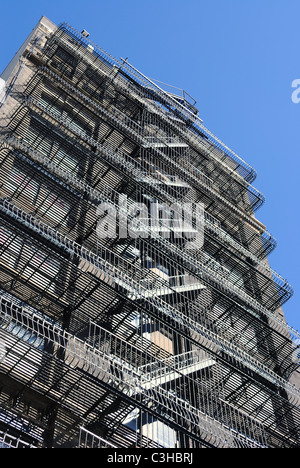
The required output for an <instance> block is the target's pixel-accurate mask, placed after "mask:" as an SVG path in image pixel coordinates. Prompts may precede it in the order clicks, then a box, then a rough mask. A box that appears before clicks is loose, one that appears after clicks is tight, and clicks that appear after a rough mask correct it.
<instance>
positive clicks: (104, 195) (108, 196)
mask: <svg viewBox="0 0 300 468" xmlns="http://www.w3.org/2000/svg"><path fill="white" fill-rule="evenodd" d="M4 141H7V142H11V143H12V144H13V145H14V146H16V147H17V148H20V149H21V150H25V151H26V152H28V153H29V154H30V155H31V157H33V159H37V160H38V161H39V162H41V163H42V164H44V165H45V166H46V167H47V168H50V170H53V171H54V172H55V173H57V174H58V175H59V176H60V177H63V178H64V179H65V180H67V182H71V183H73V185H74V186H75V187H76V188H80V189H82V190H83V191H85V192H87V193H89V195H90V196H92V197H93V198H94V199H96V200H98V201H99V202H101V201H103V200H104V199H105V200H106V201H107V202H109V203H112V200H113V199H117V197H118V196H119V194H118V193H117V192H115V191H114V190H113V189H111V188H110V187H108V186H107V187H104V189H103V190H102V192H99V191H97V190H96V189H94V188H92V187H90V186H89V185H88V184H87V183H85V182H83V181H82V180H81V179H79V178H77V177H76V176H74V175H73V174H71V173H69V172H68V171H65V170H63V169H61V168H58V167H57V166H56V165H55V164H54V163H53V162H51V161H49V159H48V158H47V157H46V156H45V155H42V154H41V153H39V152H38V151H36V150H32V149H30V148H29V147H28V146H27V145H25V144H24V142H21V141H20V140H18V139H16V138H13V137H10V136H8V137H7V138H6V139H5V140H4ZM116 209H120V210H121V211H122V214H124V216H126V215H127V212H126V211H124V209H122V207H118V206H116ZM123 211H124V212H123ZM141 221H142V220H140V218H139V221H137V222H136V223H135V225H136V227H137V228H138V227H139V228H140V229H141V228H142V230H143V232H145V233H147V234H148V235H150V236H151V237H153V236H155V237H156V239H159V240H160V242H163V243H164V246H165V247H167V248H168V250H170V249H171V250H172V252H173V253H176V254H178V255H179V256H180V257H182V256H183V255H184V260H185V261H189V262H190V263H189V264H190V265H193V266H194V268H195V270H196V271H198V270H199V267H201V264H203V260H205V264H204V265H205V266H206V267H209V268H210V269H212V270H213V271H214V272H215V273H218V274H221V277H222V278H226V279H227V281H228V283H229V284H232V285H233V286H234V287H235V291H239V295H241V294H242V299H243V300H244V299H245V298H248V296H249V295H248V294H246V293H245V292H244V291H243V290H241V288H240V287H239V286H236V284H234V282H233V281H231V280H230V279H229V278H228V270H227V269H226V268H224V267H222V266H221V265H220V264H219V263H218V262H217V261H216V260H214V259H213V258H212V257H211V256H209V255H208V254H207V253H205V252H201V257H200V259H199V258H198V257H197V258H195V257H193V256H191V255H188V254H187V252H182V250H181V249H178V248H176V247H175V245H174V244H172V243H170V242H167V241H166V239H165V238H163V236H160V235H159V234H160V233H159V232H155V231H156V230H155V229H154V228H153V226H151V225H150V227H149V223H148V224H147V223H145V222H141ZM202 222H203V223H204V224H205V225H206V227H207V228H209V230H210V231H212V232H213V233H214V234H215V235H217V236H218V237H221V239H222V242H223V243H224V242H225V243H226V244H227V245H230V246H233V247H234V248H236V249H237V250H238V251H239V252H242V253H243V254H244V255H245V256H246V257H247V258H249V259H251V260H252V262H253V265H255V268H257V271H259V272H260V273H262V274H263V275H266V274H267V275H269V278H270V279H273V280H274V282H275V284H276V285H278V287H279V288H282V289H283V290H285V291H286V292H287V293H288V294H289V295H293V289H292V287H291V286H290V285H289V283H288V282H287V280H285V279H283V278H282V277H281V276H280V275H279V274H278V273H276V272H274V271H273V270H272V269H271V268H270V267H269V266H268V265H266V264H265V262H262V261H260V260H258V259H257V257H255V256H254V255H252V254H251V253H250V252H249V251H248V250H247V249H245V248H243V247H242V246H241V245H240V244H238V243H237V242H236V241H234V239H232V238H231V236H230V235H228V234H227V233H226V232H225V231H224V230H222V228H220V226H219V224H218V223H217V222H215V220H214V219H213V218H212V216H211V215H209V214H207V213H206V212H204V218H203V220H202ZM160 224H161V225H162V227H164V228H165V229H170V223H168V222H166V221H160ZM200 247H201V245H200ZM199 261H200V265H199V264H198V262H199ZM249 297H251V296H249ZM252 304H253V303H252Z"/></svg>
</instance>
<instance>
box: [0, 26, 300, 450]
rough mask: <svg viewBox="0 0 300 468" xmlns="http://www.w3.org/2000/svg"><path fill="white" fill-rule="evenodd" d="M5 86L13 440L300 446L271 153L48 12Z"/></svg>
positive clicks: (4, 323) (5, 362)
mask: <svg viewBox="0 0 300 468" xmlns="http://www.w3.org/2000/svg"><path fill="white" fill-rule="evenodd" d="M0 96H1V98H0V102H1V108H0V114H1V115H0V118H1V135H0V145H1V146H0V174H1V198H0V215H1V231H0V248H1V259H0V270H1V278H0V291H1V296H0V300H1V317H0V389H1V392H0V403H1V405H0V437H1V445H2V447H8V446H9V447H30V448H34V447H38V448H40V447H46V448H50V447H51V448H52V447H53V448H71V447H74V448H75V447H81V448H83V447H111V448H112V447H118V448H120V447H126V448H130V447H131V448H132V447H146V448H157V447H158V448H178V449H181V448H206V447H207V448H210V447H216V448H228V447H233V448H248V447H249V448H277V447H282V448H289V447H290V448H295V447H299V445H300V444H299V421H300V419H299V410H300V406H299V402H300V399H299V370H298V369H299V355H298V348H297V346H298V345H299V338H300V336H299V334H298V332H296V331H295V330H293V329H292V328H291V327H290V326H289V325H288V324H287V323H286V321H285V319H284V315H283V311H282V305H283V304H284V303H285V302H286V301H287V300H288V299H289V298H290V297H291V296H292V294H293V290H292V287H291V286H290V285H289V284H288V283H287V281H286V280H284V279H283V278H281V276H280V275H278V274H277V273H276V272H274V271H273V270H272V269H271V267H270V266H269V263H268V260H267V257H268V255H269V254H270V253H271V252H272V250H273V249H274V248H275V247H276V240H275V239H274V238H273V237H272V236H271V235H270V234H269V233H268V231H267V230H266V227H265V226H264V225H263V224H262V223H261V222H260V221H258V219H257V218H256V216H255V212H256V210H257V209H258V208H259V207H260V206H261V205H262V203H263V202H264V197H263V195H262V194H261V193H260V192H259V191H258V190H257V189H255V188H254V187H253V185H252V183H253V181H254V180H255V176H256V172H255V170H254V169H253V168H252V167H250V166H249V165H248V164H247V163H246V162H245V161H243V160H242V159H241V158H240V157H239V156H238V155H236V154H235V153H234V152H233V151H231V150H230V149H229V148H228V147H227V146H226V145H225V144H224V143H222V142H221V141H220V140H219V139H218V138H217V137H216V136H214V135H213V134H212V133H211V132H210V131H209V130H208V129H207V128H205V126H204V125H203V122H202V121H201V119H200V117H199V115H198V111H197V108H196V105H195V104H196V103H195V102H194V101H193V100H192V98H191V97H190V96H189V95H188V94H187V93H185V92H183V93H181V94H180V95H179V94H178V93H175V94H174V93H172V92H169V91H167V90H165V89H162V88H161V86H160V85H159V84H157V83H154V82H153V81H151V80H149V79H148V78H147V77H146V76H144V75H143V74H142V73H141V72H139V71H138V70H136V69H135V68H134V67H133V66H132V65H131V64H130V63H129V62H128V61H127V60H123V59H120V60H119V61H118V60H116V59H114V58H113V57H111V56H110V55H109V54H107V53H106V52H104V51H103V50H101V49H100V48H99V47H97V46H96V45H95V44H93V43H92V42H91V41H90V40H89V39H88V33H87V32H86V31H82V32H81V33H78V32H76V31H75V30H74V29H73V28H72V27H70V26H69V25H66V24H63V25H60V26H56V25H54V24H53V23H52V22H51V21H50V20H48V19H47V18H45V17H42V18H41V20H40V22H39V23H38V24H37V26H36V27H35V28H34V30H33V31H32V33H31V34H30V35H29V37H28V39H27V40H26V41H25V43H24V44H23V45H22V46H21V48H20V50H19V51H18V52H17V54H16V55H15V57H14V58H13V59H12V61H11V63H10V64H9V65H8V66H7V68H6V69H5V70H4V72H3V73H2V75H1V91H0Z"/></svg>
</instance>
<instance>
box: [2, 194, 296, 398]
mask: <svg viewBox="0 0 300 468" xmlns="http://www.w3.org/2000/svg"><path fill="white" fill-rule="evenodd" d="M0 211H2V212H4V213H6V214H8V215H9V216H11V217H13V218H15V219H17V220H18V221H19V222H21V223H22V224H24V225H25V226H27V227H29V228H31V229H32V230H33V231H35V232H37V233H38V234H39V235H41V236H42V237H44V238H46V239H47V240H50V241H51V242H53V243H54V244H55V245H57V246H59V247H60V248H62V249H63V250H64V251H65V252H68V253H69V255H70V256H71V257H72V258H74V257H77V258H79V259H81V260H83V261H87V262H88V263H89V265H90V267H91V268H92V269H90V268H89V269H88V271H89V272H90V273H92V274H94V275H96V276H99V274H100V273H101V275H102V278H106V280H110V281H112V283H113V284H116V285H119V287H121V288H123V289H124V290H126V291H127V294H128V298H130V299H131V300H137V299H141V300H142V301H144V302H145V304H146V307H147V304H148V305H149V306H150V309H151V310H152V308H153V307H154V308H155V310H156V312H159V313H161V314H162V315H163V316H164V317H165V316H167V317H169V318H171V320H172V321H175V322H176V323H177V324H178V325H179V327H180V329H182V328H183V329H189V330H192V331H193V332H195V333H196V335H198V336H199V340H200V342H201V339H202V337H206V338H208V340H209V342H210V343H211V344H212V346H213V347H214V346H217V348H218V349H219V352H225V353H226V354H228V355H230V356H233V357H234V358H235V359H237V360H238V361H241V362H242V363H243V365H246V366H248V367H249V368H250V369H252V370H253V371H255V372H256V373H258V374H260V375H262V376H263V377H264V378H266V379H267V380H269V381H271V382H272V383H274V384H275V385H276V386H279V387H282V388H284V389H286V390H287V391H288V392H289V393H290V394H291V395H293V396H295V397H296V398H299V397H300V391H298V390H297V389H296V387H295V386H293V385H291V384H289V383H288V382H287V381H286V380H285V379H283V378H282V377H280V376H279V375H278V374H276V373H275V372H274V371H272V370H271V369H270V368H269V367H268V366H265V365H264V364H262V363H261V362H259V361H257V360H256V359H255V358H253V356H251V355H250V354H249V353H247V352H245V351H244V350H242V349H241V348H240V347H239V346H236V345H234V344H233V343H231V342H230V341H228V340H227V339H226V338H224V337H221V336H219V335H217V334H216V333H214V332H213V331H211V330H209V329H208V328H207V327H205V326H203V325H201V324H200V323H197V322H196V321H194V320H193V319H192V318H190V317H188V316H186V315H185V314H184V313H183V312H181V311H180V310H179V309H176V308H175V307H174V306H171V305H170V304H168V303H167V302H166V301H164V300H162V298H161V297H159V296H158V295H149V290H148V289H147V288H146V287H143V285H142V283H141V281H140V280H138V279H137V277H139V276H140V273H139V269H138V268H137V267H135V266H134V265H133V264H131V263H129V262H127V261H126V260H125V259H123V258H121V257H120V256H118V255H117V254H115V253H112V252H111V251H110V250H109V249H108V248H106V247H104V246H98V253H97V254H95V253H94V252H92V251H90V250H89V249H87V248H85V247H83V246H82V245H80V244H78V243H76V242H75V241H73V240H71V239H69V238H68V237H67V236H66V235H64V234H61V233H60V232H58V231H57V230H55V229H54V228H51V227H49V226H48V225H46V224H45V223H43V222H42V221H40V220H37V219H36V218H35V217H34V216H33V215H30V214H27V213H25V212H24V211H23V210H21V209H19V208H17V207H16V206H15V205H13V204H12V203H10V202H8V201H7V200H2V201H1V202H0ZM134 271H136V272H137V276H136V275H134V273H132V272H134ZM211 276H213V277H214V278H215V277H216V276H217V273H213V274H212V275H211ZM222 281H224V279H222ZM223 289H225V288H223ZM254 302H255V301H254ZM259 309H261V312H262V313H263V314H265V315H266V316H271V317H272V316H273V314H270V312H269V311H268V310H266V309H264V308H263V307H262V306H260V307H259ZM274 322H275V324H278V325H280V326H282V330H283V332H284V333H287V332H290V333H293V335H294V336H297V337H298V338H299V339H300V334H299V332H297V331H295V330H293V329H292V328H291V327H290V326H288V325H286V323H284V322H283V321H280V320H276V318H274Z"/></svg>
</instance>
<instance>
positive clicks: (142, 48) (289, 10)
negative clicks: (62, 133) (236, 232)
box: [0, 0, 300, 331]
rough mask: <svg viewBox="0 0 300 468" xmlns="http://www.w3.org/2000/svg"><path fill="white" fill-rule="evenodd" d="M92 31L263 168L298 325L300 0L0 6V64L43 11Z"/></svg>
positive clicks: (66, 0) (266, 217)
mask: <svg viewBox="0 0 300 468" xmlns="http://www.w3.org/2000/svg"><path fill="white" fill-rule="evenodd" d="M43 15H45V16H47V17H48V18H49V19H51V20H52V21H53V22H54V23H56V24H58V23H61V22H64V21H66V22H68V23H69V24H71V25H72V26H73V27H74V28H75V29H77V30H79V31H81V30H82V29H86V30H88V31H89V33H90V38H91V40H92V41H93V42H95V43H96V44H98V45H99V46H100V47H102V48H103V49H105V50H107V51H108V52H109V53H110V54H111V55H113V56H115V57H116V58H120V57H128V58H129V61H130V62H131V63H132V64H133V65H135V66H136V67H137V68H138V69H140V70H141V71H142V72H143V73H145V74H146V75H148V76H150V77H151V78H155V79H157V80H160V81H163V82H166V83H169V84H172V85H174V86H177V87H180V88H184V89H185V90H186V91H188V92H189V93H190V94H191V95H192V96H193V97H194V98H195V99H196V101H197V106H198V108H199V111H200V116H201V118H202V119H203V120H204V124H205V125H206V126H207V127H208V128H209V129H210V130H211V131H212V132H213V133H215V134H216V135H217V136H218V137H219V138H221V139H222V140H223V141H224V142H225V143H226V144H227V145H228V146H229V147H231V148H232V149H233V150H234V151H235V152H237V153H238V154H239V155H241V157H242V158H243V159H245V160H246V161H247V162H248V163H249V164H250V165H252V166H253V167H254V168H255V169H256V170H257V172H258V177H257V179H256V181H255V182H254V184H253V185H254V186H255V187H257V188H258V189H259V190H260V191H262V193H263V194H264V195H265V197H266V203H265V205H264V206H263V207H262V208H260V209H259V210H258V212H257V217H258V218H259V219H260V220H261V221H262V222H263V223H264V224H266V226H267V228H268V230H269V232H271V233H272V234H273V236H274V237H275V238H276V239H277V240H278V247H277V249H276V250H275V251H274V252H273V253H272V254H271V255H270V257H269V261H270V264H271V267H272V268H273V269H274V270H276V271H278V272H279V273H280V274H281V275H282V276H283V277H284V278H287V279H288V280H289V282H290V283H291V284H292V286H293V287H294V290H295V294H294V297H293V298H292V299H291V300H290V301H289V302H288V303H287V304H286V305H285V306H284V311H285V314H286V317H287V320H288V322H289V323H290V325H292V326H293V327H294V328H295V329H297V330H299V331H300V315H299V304H300V282H299V261H300V255H299V251H300V249H299V227H300V226H299V224H300V223H299V205H298V203H299V202H300V196H299V195H300V188H299V187H300V183H299V182H300V169H299V168H300V164H299V155H300V103H299V104H294V103H293V102H292V99H291V95H292V91H293V89H292V87H291V84H292V81H293V80H295V79H300V60H299V56H300V49H299V44H300V1H299V0H151V1H149V0H148V1H144V0H139V1H138V0H115V1H114V0H110V1H102V0H85V1H83V0H81V1H78V0H72V1H70V0H60V1H57V0H52V1H44V0H27V1H24V0H22V1H21V0H15V1H14V2H12V3H10V2H1V13H0V24H1V27H0V70H1V71H2V70H3V69H4V68H5V66H6V65H7V63H8V62H9V61H10V59H11V58H12V57H13V55H14V54H15V52H16V51H17V49H18V47H19V46H20V45H21V43H22V42H23V41H24V39H25V38H26V36H27V35H28V34H29V33H30V32H31V30H32V29H33V27H34V26H35V24H36V23H37V22H38V20H39V19H40V17H41V16H43Z"/></svg>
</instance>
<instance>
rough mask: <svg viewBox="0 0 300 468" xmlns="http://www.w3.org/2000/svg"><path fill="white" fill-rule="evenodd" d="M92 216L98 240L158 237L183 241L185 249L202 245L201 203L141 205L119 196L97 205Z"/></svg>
mask: <svg viewBox="0 0 300 468" xmlns="http://www.w3.org/2000/svg"><path fill="white" fill-rule="evenodd" d="M96 214H97V218H98V222H97V228H96V233H97V236H98V237H99V238H100V239H107V238H111V239H116V238H119V239H127V238H131V239H137V238H142V239H145V238H157V237H158V236H159V237H162V238H167V239H170V238H172V239H174V240H178V239H181V240H184V241H185V242H184V248H185V249H193V248H198V249H199V248H201V247H203V244H204V207H203V204H202V203H193V202H186V203H182V204H180V203H174V204H168V203H160V202H158V201H151V203H142V202H134V201H132V200H131V199H129V198H128V197H127V195H126V194H120V195H119V198H118V202H117V203H112V202H110V201H103V202H102V203H100V204H99V205H98V208H97V212H96Z"/></svg>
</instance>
